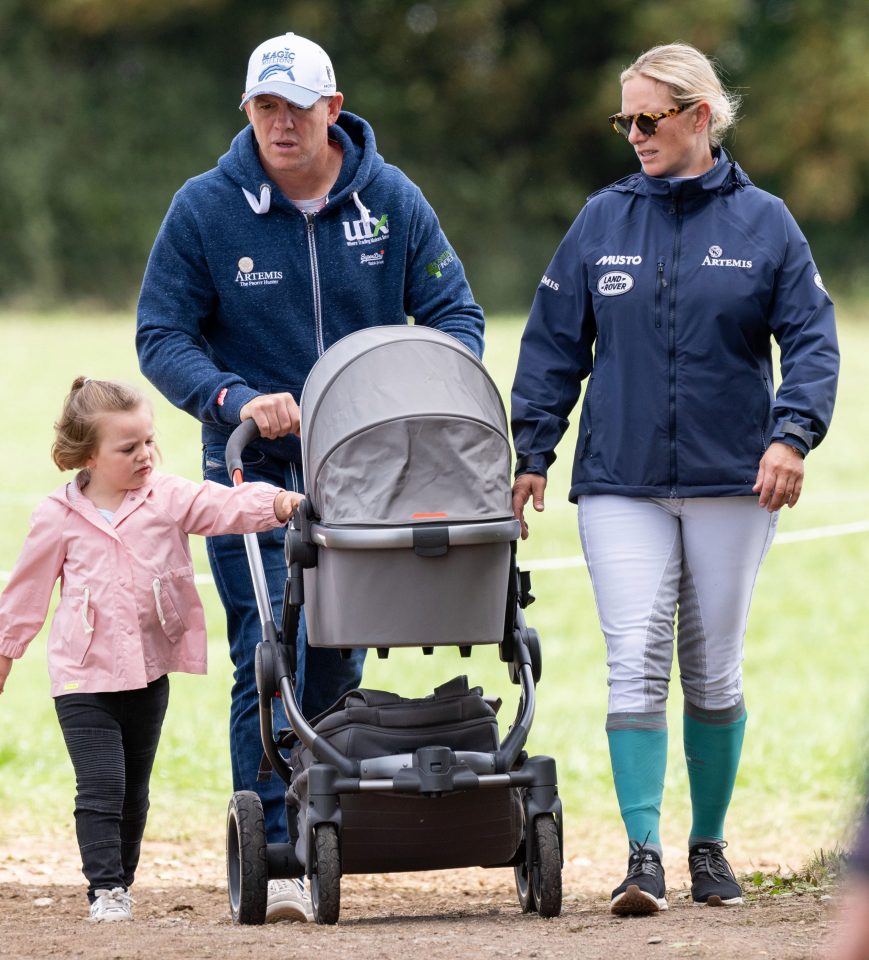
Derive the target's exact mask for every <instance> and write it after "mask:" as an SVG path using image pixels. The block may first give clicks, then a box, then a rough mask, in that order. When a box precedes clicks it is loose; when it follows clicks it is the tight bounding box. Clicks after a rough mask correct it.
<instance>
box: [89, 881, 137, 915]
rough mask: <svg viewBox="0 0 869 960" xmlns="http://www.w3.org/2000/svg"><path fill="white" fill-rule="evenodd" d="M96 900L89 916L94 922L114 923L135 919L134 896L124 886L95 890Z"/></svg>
mask: <svg viewBox="0 0 869 960" xmlns="http://www.w3.org/2000/svg"><path fill="white" fill-rule="evenodd" d="M94 896H95V898H96V899H95V900H94V902H93V903H92V904H91V912H90V916H89V917H88V919H89V920H92V921H93V922H94V923H113V922H114V921H116V920H132V919H133V898H132V897H131V896H130V894H129V893H127V891H126V890H124V888H123V887H115V888H114V889H112V890H94Z"/></svg>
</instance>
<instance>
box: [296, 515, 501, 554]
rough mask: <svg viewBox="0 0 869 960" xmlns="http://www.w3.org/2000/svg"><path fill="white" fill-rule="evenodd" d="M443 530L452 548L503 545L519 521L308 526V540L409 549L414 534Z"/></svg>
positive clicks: (350, 547)
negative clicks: (422, 531)
mask: <svg viewBox="0 0 869 960" xmlns="http://www.w3.org/2000/svg"><path fill="white" fill-rule="evenodd" d="M433 528H439V529H442V530H443V531H444V532H445V537H446V540H447V543H448V545H449V546H451V547H457V546H469V545H472V544H480V543H505V542H509V541H511V540H518V539H519V521H518V520H513V519H510V520H494V521H490V522H488V523H451V524H447V523H437V524H424V525H423V524H418V525H417V526H407V527H362V528H360V527H354V528H346V527H327V526H324V525H322V524H319V523H313V524H311V539H312V540H313V541H314V543H316V544H317V546H319V547H335V548H337V549H339V550H391V549H396V550H399V549H409V548H413V547H415V546H416V545H417V543H416V539H415V536H416V531H418V530H431V529H433Z"/></svg>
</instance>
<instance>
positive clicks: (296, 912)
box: [266, 880, 314, 923]
mask: <svg viewBox="0 0 869 960" xmlns="http://www.w3.org/2000/svg"><path fill="white" fill-rule="evenodd" d="M313 919H314V911H313V908H312V907H311V898H310V897H309V896H308V894H307V892H306V891H305V882H304V880H269V899H268V904H267V906H266V923H274V922H275V921H276V920H289V921H291V922H293V921H295V922H297V923H307V922H308V921H313Z"/></svg>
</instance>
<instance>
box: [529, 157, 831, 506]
mask: <svg viewBox="0 0 869 960" xmlns="http://www.w3.org/2000/svg"><path fill="white" fill-rule="evenodd" d="M771 337H774V338H775V340H776V341H777V342H778V344H779V346H780V348H781V376H782V381H781V385H780V387H779V389H778V392H777V393H775V394H774V391H773V369H772V353H771ZM838 367H839V353H838V346H837V342H836V331H835V321H834V315H833V304H832V301H831V300H830V297H829V296H828V295H827V292H826V291H825V290H824V287H823V285H822V281H821V277H820V275H819V273H818V271H817V269H816V267H815V265H814V263H813V261H812V255H811V252H810V250H809V247H808V243H807V242H806V239H805V237H804V236H803V235H802V233H801V232H800V230H799V227H798V226H797V225H796V223H795V221H794V219H793V217H792V216H791V214H790V213H789V212H788V210H787V208H786V207H785V205H784V203H783V202H782V201H781V200H779V199H778V198H777V197H773V196H772V195H771V194H769V193H766V192H765V191H763V190H759V189H758V188H757V187H755V186H754V185H753V184H752V182H751V181H750V180H749V179H748V177H747V176H746V175H745V173H744V172H743V171H742V170H741V169H740V167H739V166H738V165H737V164H736V163H734V162H732V161H731V160H730V158H729V157H728V156H727V155H726V153H725V152H724V151H723V150H722V151H721V153H720V155H719V159H718V162H717V163H716V164H715V166H713V167H712V168H711V169H710V170H709V171H708V172H707V173H705V174H703V175H702V176H700V177H696V178H692V179H687V180H665V179H656V178H653V177H649V176H647V175H645V174H644V173H638V174H634V175H632V176H630V177H626V178H625V179H624V180H621V181H619V182H618V183H615V184H612V185H611V186H609V187H607V188H605V189H604V190H601V191H599V192H598V193H596V194H593V195H592V196H591V197H590V198H589V201H588V203H587V204H586V206H585V207H584V208H583V210H582V211H581V212H580V214H579V216H578V217H577V218H576V220H575V221H574V223H573V225H572V226H571V228H570V230H569V231H568V233H567V235H566V236H565V238H564V240H563V241H562V243H561V245H560V246H559V248H558V250H557V251H556V253H555V256H554V258H553V260H552V262H551V263H550V265H549V267H548V269H547V271H546V274H545V275H544V277H543V279H542V280H541V282H540V285H539V287H538V289H537V294H536V296H535V298H534V303H533V306H532V309H531V315H530V317H529V319H528V325H527V327H526V329H525V333H524V335H523V337H522V346H521V351H520V355H519V365H518V369H517V371H516V378H515V381H514V384H513V393H512V421H513V436H514V443H515V447H516V455H517V466H516V474H517V476H518V475H520V474H522V473H538V474H541V475H543V476H545V475H546V469H547V467H548V466H549V464H551V463H552V461H553V460H554V459H555V453H554V451H555V447H556V445H557V443H558V441H559V440H560V439H561V436H562V435H563V433H564V431H565V429H566V428H567V425H568V419H567V418H568V416H569V415H570V413H571V411H572V410H573V408H574V406H575V405H576V402H577V400H578V398H579V393H580V383H581V381H582V380H584V379H585V378H586V377H588V387H587V389H586V392H585V400H584V403H583V406H582V415H581V418H580V424H579V437H578V441H577V448H576V454H575V457H574V464H573V478H572V482H571V487H570V499H571V500H572V501H574V502H575V501H576V499H577V497H578V496H580V495H582V494H593V493H611V494H620V495H626V496H641V497H647V496H648V497H706V496H738V495H751V494H752V490H751V488H752V486H753V484H754V482H755V480H756V477H757V470H758V464H759V461H760V459H761V457H762V456H763V454H764V451H765V450H766V448H767V447H768V445H769V444H770V442H772V441H774V440H781V441H784V442H786V443H789V444H791V445H792V446H795V447H797V449H799V450H800V451H801V452H802V453H803V454H806V453H808V451H809V450H810V449H812V448H813V447H816V446H817V445H818V444H819V443H820V442H821V440H822V439H823V438H824V435H825V434H826V432H827V427H828V425H829V423H830V417H831V415H832V412H833V403H834V400H835V396H836V380H837V376H838Z"/></svg>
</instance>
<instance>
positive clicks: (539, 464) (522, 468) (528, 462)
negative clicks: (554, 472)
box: [513, 453, 548, 477]
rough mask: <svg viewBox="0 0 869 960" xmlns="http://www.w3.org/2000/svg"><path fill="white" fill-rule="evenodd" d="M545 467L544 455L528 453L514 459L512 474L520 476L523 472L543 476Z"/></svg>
mask: <svg viewBox="0 0 869 960" xmlns="http://www.w3.org/2000/svg"><path fill="white" fill-rule="evenodd" d="M547 469H548V464H547V463H546V457H545V456H544V455H543V454H542V453H529V454H528V456H527V457H519V459H518V460H517V461H516V467H515V469H514V471H513V476H514V477H521V476H522V474H523V473H536V474H539V475H540V476H541V477H545V476H546V471H547Z"/></svg>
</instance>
